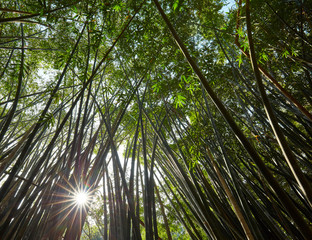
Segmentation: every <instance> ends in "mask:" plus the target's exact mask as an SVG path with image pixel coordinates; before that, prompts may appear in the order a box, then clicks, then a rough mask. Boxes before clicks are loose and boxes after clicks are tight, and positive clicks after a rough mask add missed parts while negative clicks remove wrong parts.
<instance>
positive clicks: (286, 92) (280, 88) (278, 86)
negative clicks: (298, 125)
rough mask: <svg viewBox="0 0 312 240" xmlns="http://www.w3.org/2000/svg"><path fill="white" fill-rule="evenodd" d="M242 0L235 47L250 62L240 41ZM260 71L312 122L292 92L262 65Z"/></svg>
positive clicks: (238, 11)
mask: <svg viewBox="0 0 312 240" xmlns="http://www.w3.org/2000/svg"><path fill="white" fill-rule="evenodd" d="M241 5H242V0H239V2H238V9H237V17H236V31H237V33H236V34H235V40H234V43H235V45H236V46H237V47H238V48H239V50H240V51H241V52H242V53H243V54H244V55H245V57H247V58H248V59H249V60H251V58H250V55H249V53H248V52H246V51H245V50H244V49H243V48H242V47H241V44H240V43H239V41H238V39H239V36H238V28H239V26H240V10H241ZM258 68H259V70H260V71H261V72H262V74H263V75H264V76H265V77H266V78H267V79H269V81H271V83H273V85H274V86H275V87H276V88H277V89H278V90H279V91H280V92H281V93H282V94H283V95H284V96H285V97H286V98H288V99H289V100H290V102H292V103H293V104H294V105H295V106H296V107H297V108H298V109H299V110H300V111H301V112H302V113H303V114H304V115H305V116H306V117H307V118H308V119H310V120H311V121H312V114H311V113H310V112H309V111H308V110H307V109H306V108H305V107H304V106H303V105H302V104H301V103H300V102H298V100H297V99H296V98H295V97H293V96H292V95H291V93H290V92H288V91H287V90H286V89H285V88H283V87H282V85H281V84H279V82H278V81H277V80H276V79H275V78H274V77H273V76H272V75H271V74H269V73H268V72H267V71H266V70H265V69H264V68H263V67H262V66H261V65H260V64H258Z"/></svg>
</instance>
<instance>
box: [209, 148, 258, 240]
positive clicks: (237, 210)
mask: <svg viewBox="0 0 312 240" xmlns="http://www.w3.org/2000/svg"><path fill="white" fill-rule="evenodd" d="M206 151H207V154H208V156H209V158H210V159H211V162H212V165H213V168H214V169H215V171H216V173H217V176H218V178H219V180H220V183H221V185H222V187H223V189H224V191H225V193H226V195H227V196H228V198H229V200H230V202H231V204H232V206H233V208H234V211H235V214H236V216H237V218H238V220H239V222H240V224H241V225H242V228H243V229H244V232H245V234H246V237H247V239H249V240H254V239H255V238H254V236H253V234H252V232H251V230H250V228H249V226H248V224H247V222H246V220H245V217H244V215H243V213H242V211H241V209H240V207H239V204H238V203H237V201H236V199H235V197H234V196H233V194H232V193H231V190H230V189H229V187H228V186H227V184H226V182H225V180H224V178H223V177H222V174H221V172H220V169H219V167H218V165H217V164H216V160H215V159H214V157H213V156H212V154H211V152H210V150H209V148H208V147H207V148H206Z"/></svg>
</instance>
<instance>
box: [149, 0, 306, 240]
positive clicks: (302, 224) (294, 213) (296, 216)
mask: <svg viewBox="0 0 312 240" xmlns="http://www.w3.org/2000/svg"><path fill="white" fill-rule="evenodd" d="M154 3H155V5H156V7H157V9H158V11H159V13H160V14H161V16H162V18H163V20H164V21H165V23H166V25H167V27H168V28H169V30H170V32H171V34H172V36H173V38H174V39H175V41H176V43H177V45H178V46H179V48H180V50H181V52H182V53H183V55H184V56H185V58H186V59H187V61H188V63H189V64H190V66H191V67H192V69H193V70H194V72H195V73H196V75H197V76H198V78H199V80H200V81H201V83H202V84H203V86H204V87H205V89H206V91H207V93H208V94H209V96H210V98H211V99H212V101H213V102H214V104H215V105H216V107H217V108H218V110H219V111H220V113H221V114H222V115H223V117H224V118H225V119H226V121H227V123H228V124H229V126H230V127H231V129H232V130H233V132H234V134H235V135H236V137H237V138H238V140H239V141H240V143H241V144H242V146H243V147H244V148H245V149H246V151H247V152H248V153H249V155H250V157H251V158H252V159H253V161H254V162H255V164H256V165H257V166H258V168H259V170H260V171H261V173H262V174H263V176H264V177H265V179H266V180H267V181H268V183H269V184H270V186H271V187H272V188H273V190H274V191H275V193H276V194H277V196H278V198H279V199H280V201H281V202H282V204H283V205H284V206H285V208H286V209H287V211H288V213H289V214H290V216H291V217H292V218H293V220H294V222H295V223H296V225H297V227H298V228H299V229H300V231H301V233H302V234H303V235H304V236H305V237H306V239H309V238H310V237H311V236H312V230H311V229H310V227H309V226H308V224H307V223H306V221H305V220H304V219H303V217H302V216H301V214H300V213H299V211H298V209H297V208H296V206H295V205H294V203H293V202H292V200H291V199H290V198H289V196H288V195H287V193H286V192H285V191H284V189H283V188H282V187H281V186H280V184H279V183H278V182H277V181H276V179H275V178H274V176H273V175H272V173H271V172H270V171H269V169H268V168H267V167H266V165H265V164H264V162H263V160H262V159H261V158H260V156H259V154H258V153H257V151H256V150H255V148H254V147H253V146H252V145H251V143H250V142H249V140H248V139H247V138H246V136H245V135H244V133H243V132H242V131H241V130H240V128H239V127H238V125H237V124H236V122H235V121H234V119H233V117H232V116H231V115H230V113H229V112H228V110H227V109H226V107H225V106H224V104H223V103H222V102H221V100H220V99H219V98H218V96H217V95H216V94H215V92H214V91H213V90H212V88H211V87H210V85H209V83H208V80H207V79H206V77H205V76H204V75H203V73H202V72H201V70H200V69H199V67H198V66H197V64H196V63H195V61H194V60H193V58H192V57H191V55H190V54H189V52H188V50H187V49H186V47H185V46H184V44H183V42H182V40H181V39H180V37H179V35H178V34H177V32H176V31H175V29H174V27H173V26H172V24H171V22H170V21H169V19H168V18H167V16H166V14H165V13H164V11H163V9H162V8H161V6H160V4H159V2H158V0H154Z"/></svg>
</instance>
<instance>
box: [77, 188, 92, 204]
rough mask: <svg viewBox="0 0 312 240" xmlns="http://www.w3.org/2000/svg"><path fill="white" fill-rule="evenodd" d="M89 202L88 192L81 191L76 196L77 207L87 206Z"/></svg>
mask: <svg viewBox="0 0 312 240" xmlns="http://www.w3.org/2000/svg"><path fill="white" fill-rule="evenodd" d="M88 200H89V196H88V193H86V192H83V191H81V192H77V193H76V194H75V202H76V204H77V205H80V206H83V205H86V204H87V203H88Z"/></svg>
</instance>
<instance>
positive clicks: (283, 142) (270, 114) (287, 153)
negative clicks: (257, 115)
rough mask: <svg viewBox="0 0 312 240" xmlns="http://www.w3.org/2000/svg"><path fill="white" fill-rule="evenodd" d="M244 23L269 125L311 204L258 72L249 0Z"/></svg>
mask: <svg viewBox="0 0 312 240" xmlns="http://www.w3.org/2000/svg"><path fill="white" fill-rule="evenodd" d="M246 24H247V37H248V43H249V54H250V58H251V63H252V68H253V71H254V74H255V79H256V82H257V85H258V88H259V92H260V95H261V98H262V102H263V105H264V108H265V111H266V115H267V117H268V119H269V122H270V125H271V127H272V129H273V132H274V134H275V136H276V140H277V141H278V144H279V146H280V148H281V150H282V152H283V155H284V157H285V159H286V161H287V164H288V166H289V168H290V169H291V172H292V173H293V175H294V176H295V178H296V180H297V182H298V184H299V186H300V188H301V190H302V191H303V193H304V195H305V196H306V199H307V201H308V202H309V203H310V205H311V206H312V188H311V186H310V184H309V182H308V181H307V179H306V177H305V175H304V174H303V172H302V171H301V169H300V167H299V165H298V164H297V160H296V158H295V156H294V154H293V152H292V151H291V149H290V147H289V145H288V143H287V141H286V138H285V136H284V134H283V132H282V130H281V128H280V127H279V125H278V120H277V118H276V116H275V114H274V112H273V109H272V106H271V104H270V101H269V99H268V97H267V95H266V92H265V89H264V85H263V82H262V78H261V74H260V71H259V68H258V64H257V59H256V53H255V49H254V44H253V39H252V33H251V19H250V10H249V0H246Z"/></svg>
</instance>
